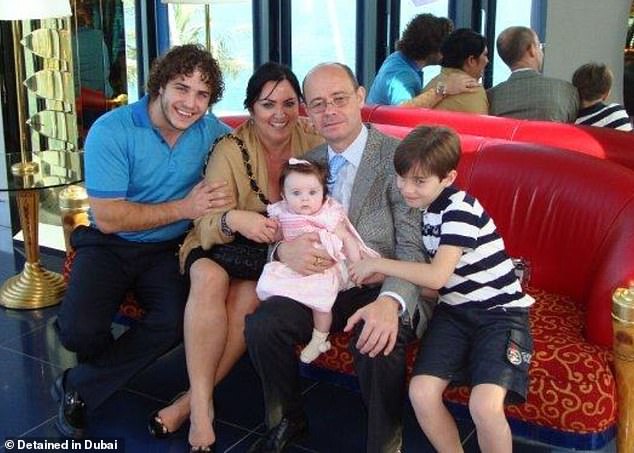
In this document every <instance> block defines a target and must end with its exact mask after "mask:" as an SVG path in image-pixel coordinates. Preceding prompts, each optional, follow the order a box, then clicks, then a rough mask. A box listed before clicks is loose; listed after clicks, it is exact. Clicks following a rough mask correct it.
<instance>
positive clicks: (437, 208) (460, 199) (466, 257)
mask: <svg viewBox="0 0 634 453" xmlns="http://www.w3.org/2000/svg"><path fill="white" fill-rule="evenodd" d="M421 227H422V234H423V243H424V244H425V247H427V250H428V251H429V254H430V256H431V257H432V258H433V257H434V256H435V255H436V251H437V250H438V247H439V246H441V245H452V246H455V247H460V248H462V250H463V254H462V257H461V258H460V261H459V262H458V265H457V266H456V269H455V271H454V273H453V274H452V275H451V277H449V280H448V281H447V283H446V285H445V286H444V287H443V288H441V289H440V291H439V301H440V302H441V303H446V304H449V305H465V306H466V305H467V304H469V305H476V304H477V306H478V307H482V308H486V309H491V308H494V307H504V308H511V307H528V306H530V305H532V304H533V302H534V299H533V298H532V297H530V296H528V295H526V294H524V293H523V291H522V287H521V286H520V282H519V280H518V278H517V277H516V275H515V272H514V268H513V263H512V261H511V260H510V259H509V257H508V255H507V254H506V251H505V249H504V241H503V240H502V238H501V237H500V235H499V234H498V232H497V229H496V227H495V224H494V223H493V220H492V219H491V217H489V215H488V214H487V213H486V212H485V211H484V209H483V208H482V205H481V204H480V203H479V202H478V200H476V199H475V198H473V197H472V196H471V195H469V194H467V193H466V192H463V191H459V190H457V189H456V188H454V187H448V188H446V189H444V190H443V191H442V193H441V194H440V195H439V196H438V198H436V200H434V202H433V203H432V204H431V205H430V206H429V207H428V208H427V209H426V210H424V211H423V213H422V223H421Z"/></svg>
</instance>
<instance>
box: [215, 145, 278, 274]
mask: <svg viewBox="0 0 634 453" xmlns="http://www.w3.org/2000/svg"><path fill="white" fill-rule="evenodd" d="M222 138H229V139H231V140H233V141H235V142H236V144H237V145H238V149H239V150H240V154H242V161H243V162H244V169H245V171H246V173H247V177H248V178H249V184H250V185H251V190H253V191H254V192H255V193H256V195H257V196H258V198H259V199H260V200H261V201H262V203H264V204H265V205H268V204H269V203H270V201H269V200H268V199H267V198H266V196H265V195H264V193H263V192H262V190H261V189H260V187H259V186H258V183H257V181H256V180H255V176H254V175H253V168H252V167H251V160H250V159H249V153H248V152H247V148H246V145H245V144H244V142H243V141H242V140H241V139H240V138H239V137H237V136H235V135H233V134H227V135H225V136H223V137H221V138H219V139H217V140H216V143H217V142H218V141H219V140H221V139H222ZM216 143H214V146H215V144H216ZM212 149H213V147H212ZM264 215H266V213H264ZM208 256H209V258H211V259H213V260H214V261H215V262H216V263H218V264H219V265H220V266H222V268H223V269H224V270H225V271H227V273H228V274H229V276H230V277H232V278H240V279H243V280H257V279H258V278H259V277H260V274H261V273H262V269H263V268H264V265H265V264H266V261H267V258H268V244H263V243H260V242H255V241H252V240H251V239H247V238H246V237H244V236H242V235H241V234H240V233H236V234H235V238H234V240H233V241H232V242H229V243H227V244H217V245H214V246H213V247H212V248H211V250H210V251H209V254H208Z"/></svg>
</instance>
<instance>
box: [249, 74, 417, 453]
mask: <svg viewBox="0 0 634 453" xmlns="http://www.w3.org/2000/svg"><path fill="white" fill-rule="evenodd" d="M304 97H305V99H306V105H307V110H308V113H309V115H310V117H311V119H312V121H313V123H314V124H315V127H316V128H317V130H318V131H319V132H320V133H321V134H322V135H323V137H324V138H325V140H326V144H324V145H322V146H320V147H318V148H316V149H315V150H313V151H310V152H309V153H307V155H306V156H305V157H306V158H308V159H312V160H315V161H318V162H322V163H324V164H327V163H328V162H329V161H330V159H331V158H332V157H333V156H334V155H336V154H338V155H341V156H343V157H344V158H345V159H346V161H347V162H346V163H345V165H344V166H343V168H341V169H340V170H339V171H338V174H337V178H336V181H335V182H334V186H333V190H332V196H333V198H335V199H336V200H338V201H339V202H341V203H342V204H343V205H344V206H345V207H346V209H347V211H348V217H349V219H350V221H351V222H352V224H353V225H354V226H355V228H356V229H357V230H358V232H359V234H360V236H361V237H362V239H363V240H364V242H365V243H366V245H368V246H369V247H371V248H372V249H374V250H376V251H378V252H379V253H380V254H381V255H382V256H385V257H388V256H394V257H400V258H399V259H405V260H410V261H414V260H416V261H422V260H424V259H425V254H424V251H423V250H424V249H423V246H422V243H421V240H420V231H419V216H417V215H416V214H417V213H416V212H414V211H413V210H411V209H409V208H408V207H407V205H406V204H405V203H404V201H403V199H402V197H401V196H400V194H399V192H398V189H397V187H396V177H395V172H394V164H393V160H392V159H393V155H394V150H395V148H396V145H397V144H398V141H397V140H395V139H393V138H390V137H387V136H385V135H383V134H381V133H380V132H378V131H377V130H376V129H374V128H372V127H366V126H365V125H364V124H363V122H362V120H361V107H362V106H363V102H364V98H365V90H364V88H363V87H361V86H359V84H358V82H357V81H356V78H355V76H354V74H353V73H352V71H351V70H350V69H349V68H348V67H347V66H345V65H342V64H339V63H327V64H321V65H318V66H316V67H315V68H313V69H312V70H311V71H310V72H309V74H308V75H307V76H306V79H305V80H304ZM315 241H316V238H315V237H314V236H310V235H305V236H302V237H300V238H298V239H296V240H294V241H290V242H284V243H282V244H280V246H279V247H278V248H277V251H276V255H277V257H278V258H279V259H280V261H282V262H284V263H286V264H287V265H288V266H289V267H291V268H292V269H293V270H295V271H297V272H300V273H302V274H311V273H315V272H321V271H323V270H324V269H326V268H327V267H329V266H330V265H332V262H331V261H330V259H329V257H328V255H327V254H326V253H325V252H324V251H323V250H319V249H317V248H315V247H314V245H313V244H314V242H315ZM418 294H419V292H418V290H417V288H416V287H415V286H414V285H411V284H410V283H408V282H405V281H404V280H400V279H394V278H386V279H385V280H384V281H383V283H382V284H381V285H377V284H375V285H365V286H362V287H356V288H352V289H349V290H346V291H342V292H340V293H339V297H338V298H337V300H336V302H335V305H334V306H333V309H332V312H333V324H332V329H331V331H332V332H337V331H341V330H342V329H343V330H346V331H352V332H353V337H352V340H351V342H350V350H351V354H352V356H353V359H354V365H355V370H356V372H357V375H358V376H359V382H360V387H361V392H362V395H363V399H364V402H365V404H366V407H367V410H368V439H367V451H368V452H396V451H398V450H399V448H400V445H401V433H402V425H401V415H402V414H401V413H402V406H403V400H404V397H405V345H406V344H407V342H408V341H409V340H410V339H411V338H412V335H413V332H412V329H411V327H410V326H411V319H410V318H411V315H413V314H414V312H415V311H416V307H417V302H418ZM312 328H313V326H312V315H311V311H310V310H309V309H308V308H306V307H305V306H303V305H301V304H299V303H298V302H296V301H294V300H292V299H288V298H284V297H273V298H270V299H267V300H266V301H264V302H263V303H262V304H261V306H260V307H259V309H258V310H257V311H256V312H255V313H254V314H253V315H250V316H249V317H247V320H246V328H245V335H246V339H247V345H248V349H249V354H250V355H251V360H252V362H253V364H254V366H255V368H256V371H257V372H258V374H259V375H260V378H261V380H262V385H263V390H264V399H265V406H266V407H265V409H266V424H267V428H268V432H267V434H266V435H265V437H263V438H262V439H261V440H260V441H259V442H257V443H256V444H254V445H253V446H252V449H251V450H250V451H260V452H279V451H283V449H284V448H285V446H286V445H287V444H288V443H290V442H293V441H295V440H297V439H299V438H301V437H302V436H303V435H305V434H306V433H307V430H308V426H307V423H306V416H305V415H304V412H303V409H302V403H301V393H300V386H299V375H298V364H297V361H298V358H297V356H296V354H295V352H294V346H295V345H296V344H298V343H306V342H308V340H310V337H311V332H312Z"/></svg>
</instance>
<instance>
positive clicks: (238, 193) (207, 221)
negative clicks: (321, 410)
mask: <svg viewBox="0 0 634 453" xmlns="http://www.w3.org/2000/svg"><path fill="white" fill-rule="evenodd" d="M233 135H235V136H237V137H238V138H240V139H241V140H242V141H243V142H244V144H245V147H246V149H247V152H248V154H249V159H250V161H251V168H252V171H253V175H254V177H255V180H256V182H257V185H258V186H259V187H260V190H261V191H262V192H263V193H264V195H265V196H266V197H267V198H270V197H269V195H268V187H269V183H268V182H269V179H268V170H267V167H266V156H265V155H264V150H263V148H262V145H261V143H260V140H259V138H258V136H257V134H256V133H255V128H254V127H253V124H252V122H251V121H246V122H245V123H244V124H242V125H241V126H239V127H238V128H237V129H235V130H234V131H233ZM323 142H324V140H323V138H322V137H321V136H320V135H318V134H317V133H316V132H315V131H314V129H313V127H312V126H311V125H310V124H309V122H308V120H307V119H306V118H299V120H298V121H297V124H296V125H295V128H294V129H293V131H292V132H291V151H292V153H293V156H300V155H302V154H303V153H305V152H306V151H308V150H310V149H312V148H314V147H316V146H318V145H320V144H322V143H323ZM205 180H207V181H209V182H215V181H227V184H228V189H229V191H230V192H231V194H232V195H233V200H234V202H233V203H231V204H230V205H228V206H226V207H224V208H220V209H214V210H213V211H212V212H211V213H209V214H206V215H204V216H202V217H199V218H198V219H196V220H194V228H193V229H192V230H190V231H189V233H188V235H187V237H186V238H185V241H184V243H183V246H182V247H181V249H180V252H179V261H180V265H181V271H183V267H184V264H185V260H186V259H187V255H189V252H191V251H192V250H193V249H195V248H196V247H202V248H203V249H205V250H209V249H210V248H211V247H212V246H213V245H216V244H225V243H228V242H231V241H232V240H233V237H232V236H225V235H224V234H222V232H221V231H220V217H221V216H222V214H224V213H225V212H227V211H231V210H233V209H238V210H245V211H256V212H264V211H265V210H266V206H265V205H264V203H262V201H261V200H260V199H259V197H258V196H257V194H256V193H255V192H254V191H253V189H252V188H251V184H250V182H249V178H248V176H247V172H246V169H245V165H244V160H243V159H242V153H241V152H240V149H239V147H238V144H237V143H236V141H235V140H233V139H231V138H229V137H226V136H225V137H224V138H222V139H221V140H220V141H219V142H218V143H216V146H215V147H214V149H213V152H212V153H211V155H210V157H209V162H208V163H207V169H206V172H205Z"/></svg>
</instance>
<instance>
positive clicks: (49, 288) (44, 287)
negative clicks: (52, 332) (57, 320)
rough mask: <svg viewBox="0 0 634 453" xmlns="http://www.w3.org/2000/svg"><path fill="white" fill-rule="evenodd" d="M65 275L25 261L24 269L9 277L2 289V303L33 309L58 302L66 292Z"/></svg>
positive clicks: (0, 299) (13, 306) (0, 303)
mask: <svg viewBox="0 0 634 453" xmlns="http://www.w3.org/2000/svg"><path fill="white" fill-rule="evenodd" d="M65 291H66V283H65V282H64V277H62V276H61V275H60V274H58V273H56V272H51V271H48V270H46V269H44V267H43V266H42V265H41V264H40V263H39V262H35V263H25V264H24V270H23V271H22V272H20V273H19V274H18V275H16V276H14V277H11V278H9V279H8V280H7V281H6V282H5V283H4V284H3V285H2V288H1V289H0V305H3V306H5V307H7V308H13V309H19V310H33V309H37V308H44V307H50V306H51V305H55V304H58V303H59V302H60V301H61V299H62V297H63V296H64V292H65Z"/></svg>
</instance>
